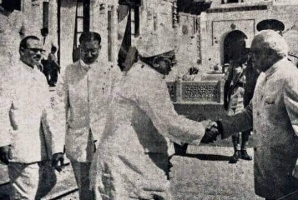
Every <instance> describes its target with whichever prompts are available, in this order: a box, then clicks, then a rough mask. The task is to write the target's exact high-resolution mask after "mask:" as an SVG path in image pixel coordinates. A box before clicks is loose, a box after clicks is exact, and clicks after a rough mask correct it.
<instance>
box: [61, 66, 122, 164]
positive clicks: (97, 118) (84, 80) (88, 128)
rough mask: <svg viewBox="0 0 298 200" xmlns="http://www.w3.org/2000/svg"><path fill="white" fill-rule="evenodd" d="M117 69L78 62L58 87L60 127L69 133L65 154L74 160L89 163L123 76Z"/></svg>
mask: <svg viewBox="0 0 298 200" xmlns="http://www.w3.org/2000/svg"><path fill="white" fill-rule="evenodd" d="M120 74H121V71H120V69H119V68H118V67H113V66H108V65H107V64H103V63H101V62H99V61H97V62H95V63H93V64H92V65H91V67H89V66H87V65H85V64H84V63H83V61H81V60H80V61H77V62H75V63H73V64H71V65H69V66H67V68H66V70H65V74H64V76H62V77H61V78H60V80H59V82H58V84H57V90H56V91H57V101H56V106H55V111H56V112H55V113H56V115H57V116H56V118H57V119H59V120H57V122H59V123H58V124H57V126H58V127H59V130H60V131H61V133H66V137H65V149H66V155H67V156H68V158H69V159H70V160H72V161H78V162H90V161H91V160H92V155H93V153H94V142H95V141H96V140H97V141H98V140H99V138H100V136H101V133H102V131H103V129H104V125H105V118H106V113H107V110H108V106H109V98H110V92H111V90H112V87H113V84H114V82H115V81H116V79H117V76H120Z"/></svg>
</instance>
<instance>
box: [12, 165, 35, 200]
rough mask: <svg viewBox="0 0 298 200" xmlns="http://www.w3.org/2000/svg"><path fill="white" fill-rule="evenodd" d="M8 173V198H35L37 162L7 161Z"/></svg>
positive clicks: (15, 199) (30, 199) (32, 199)
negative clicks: (9, 188) (9, 187)
mask: <svg viewBox="0 0 298 200" xmlns="http://www.w3.org/2000/svg"><path fill="white" fill-rule="evenodd" d="M8 174H9V178H10V186H11V192H10V199H13V200H18V199H22V200H25V199H28V200H34V199H35V197H36V193H37V190H38V183H39V166H38V164H37V163H34V164H23V163H9V166H8Z"/></svg>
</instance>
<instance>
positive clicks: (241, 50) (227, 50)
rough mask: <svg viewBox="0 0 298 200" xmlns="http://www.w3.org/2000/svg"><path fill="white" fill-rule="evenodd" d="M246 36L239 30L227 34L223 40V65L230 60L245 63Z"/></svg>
mask: <svg viewBox="0 0 298 200" xmlns="http://www.w3.org/2000/svg"><path fill="white" fill-rule="evenodd" d="M246 39H247V36H246V35H245V34H244V33H243V32H242V31H239V30H235V31H232V32H230V33H228V34H227V36H226V37H225V40H224V63H229V62H230V60H238V61H241V62H245V60H246V59H245V58H246V55H247V49H246V41H245V40H246Z"/></svg>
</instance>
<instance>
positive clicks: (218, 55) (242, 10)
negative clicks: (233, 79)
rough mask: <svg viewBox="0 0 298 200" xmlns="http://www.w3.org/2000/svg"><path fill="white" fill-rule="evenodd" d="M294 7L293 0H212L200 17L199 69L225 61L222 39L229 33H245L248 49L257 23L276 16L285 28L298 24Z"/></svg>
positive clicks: (223, 40)
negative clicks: (200, 64) (200, 60)
mask: <svg viewBox="0 0 298 200" xmlns="http://www.w3.org/2000/svg"><path fill="white" fill-rule="evenodd" d="M297 9H298V1H295V0H214V1H213V2H212V4H211V7H210V9H208V10H206V11H205V12H202V13H201V15H200V16H199V20H200V25H201V27H200V35H201V36H200V38H201V40H200V42H201V49H198V51H201V55H202V66H201V67H202V69H203V70H204V71H209V70H211V69H212V68H213V66H215V65H216V64H220V65H223V64H225V63H227V62H228V60H227V59H225V50H226V47H225V40H227V39H228V37H229V35H231V33H232V32H235V31H237V32H242V33H243V34H244V35H245V36H246V48H250V45H251V42H252V39H253V37H254V36H255V35H256V34H257V33H258V31H257V29H256V26H257V24H258V23H259V22H261V21H262V20H266V19H276V20H279V21H281V22H282V23H283V24H284V26H285V31H287V30H288V29H291V28H292V27H294V25H295V23H297V19H298V18H297V17H298V13H297V12H296V11H297Z"/></svg>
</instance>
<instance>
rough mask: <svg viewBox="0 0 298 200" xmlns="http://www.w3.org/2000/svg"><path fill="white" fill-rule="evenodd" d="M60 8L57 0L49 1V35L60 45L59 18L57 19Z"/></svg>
mask: <svg viewBox="0 0 298 200" xmlns="http://www.w3.org/2000/svg"><path fill="white" fill-rule="evenodd" d="M57 12H58V6H57V1H56V0H50V1H49V35H51V37H52V38H53V40H55V43H56V44H58V18H57Z"/></svg>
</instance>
